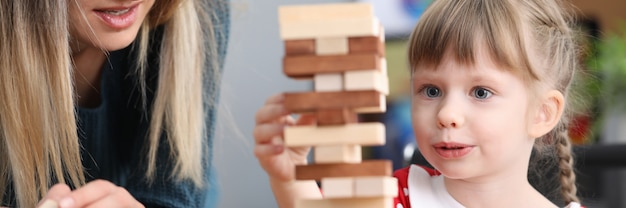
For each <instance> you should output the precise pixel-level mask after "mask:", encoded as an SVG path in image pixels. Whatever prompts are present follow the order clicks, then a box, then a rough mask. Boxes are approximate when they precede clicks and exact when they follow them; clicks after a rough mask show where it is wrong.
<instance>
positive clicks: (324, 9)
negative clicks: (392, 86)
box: [279, 3, 398, 208]
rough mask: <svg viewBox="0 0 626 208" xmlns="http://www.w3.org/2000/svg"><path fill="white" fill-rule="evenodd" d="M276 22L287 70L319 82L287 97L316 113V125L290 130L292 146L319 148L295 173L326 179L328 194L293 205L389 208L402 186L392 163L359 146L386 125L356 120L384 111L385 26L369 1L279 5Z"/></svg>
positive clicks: (377, 139)
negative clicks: (365, 157) (369, 155)
mask: <svg viewBox="0 0 626 208" xmlns="http://www.w3.org/2000/svg"><path fill="white" fill-rule="evenodd" d="M279 23H280V35H281V38H282V39H283V40H284V42H285V57H284V59H283V71H284V73H285V75H287V76H288V77H291V78H294V79H312V80H313V81H314V86H315V91H314V92H295V93H286V96H285V106H286V107H287V108H288V109H289V110H290V111H292V112H297V113H315V114H316V115H317V125H313V126H293V127H288V128H286V129H285V144H286V145H287V146H313V147H314V153H313V154H314V162H313V163H311V164H309V165H306V166H297V167H296V179H297V180H316V181H319V182H321V186H322V193H323V196H324V197H323V199H321V200H320V199H299V200H297V201H296V207H297V208H309V207H315V208H323V207H333V208H348V207H354V208H357V207H358V208H367V207H376V208H386V207H392V204H393V202H392V201H393V197H395V196H396V195H397V193H398V191H397V190H398V189H397V180H396V179H395V178H393V177H391V173H392V166H391V162H390V161H386V160H370V161H362V155H361V147H362V146H373V145H384V143H385V127H384V125H383V124H381V123H359V122H358V119H357V114H358V113H382V112H385V110H386V99H385V97H386V95H387V94H388V93H389V81H388V78H387V68H386V65H387V64H386V61H385V58H384V57H385V49H384V42H385V37H384V31H383V27H382V26H381V24H380V22H379V21H378V19H376V17H375V16H374V12H373V8H372V6H371V5H370V4H367V3H338V4H316V5H290V6H282V7H280V8H279Z"/></svg>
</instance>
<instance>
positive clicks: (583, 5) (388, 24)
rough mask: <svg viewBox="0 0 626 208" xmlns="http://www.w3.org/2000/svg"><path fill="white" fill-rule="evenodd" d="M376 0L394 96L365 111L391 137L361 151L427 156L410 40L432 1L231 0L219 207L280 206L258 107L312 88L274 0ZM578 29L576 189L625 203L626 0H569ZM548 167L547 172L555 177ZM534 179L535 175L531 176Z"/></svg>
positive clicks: (601, 202) (279, 1) (280, 0)
mask: <svg viewBox="0 0 626 208" xmlns="http://www.w3.org/2000/svg"><path fill="white" fill-rule="evenodd" d="M332 2H370V3H372V4H373V5H374V10H375V12H376V16H377V17H378V18H380V20H381V22H382V23H383V25H384V27H385V29H386V37H387V41H386V50H387V53H386V54H387V56H386V58H387V62H388V71H389V72H388V73H389V74H388V75H389V79H390V83H391V85H390V89H391V90H390V91H391V92H390V95H389V96H388V97H387V99H388V109H387V112H386V113H385V114H369V115H363V116H361V120H363V121H380V122H384V123H385V124H386V128H387V144H386V145H385V146H383V147H375V148H366V149H364V157H367V158H384V159H389V160H392V161H393V164H394V168H400V167H402V166H405V165H407V164H409V163H423V162H424V161H423V160H420V157H419V156H420V155H419V152H417V151H416V146H415V138H414V137H413V132H412V129H411V123H410V122H411V121H410V109H409V105H410V101H409V99H408V97H406V96H407V95H408V90H409V88H408V86H409V85H408V70H407V67H406V57H405V51H406V40H407V38H408V36H409V33H410V31H411V29H412V27H413V26H414V24H415V22H416V21H417V20H418V19H419V16H420V14H421V13H422V12H423V10H424V9H425V8H426V7H427V6H428V5H429V4H430V3H431V2H432V0H343V1H341V0H263V1H260V0H231V3H232V6H231V18H232V19H231V20H232V23H231V33H230V42H229V48H228V54H227V58H226V65H225V69H224V77H223V81H222V91H221V100H220V109H219V117H218V120H219V122H218V127H217V132H216V140H215V146H214V152H213V154H214V164H215V166H216V169H217V174H218V179H219V181H220V190H221V191H220V197H219V198H220V203H219V205H220V206H219V207H224V208H238V207H263V208H264V207H276V203H275V202H274V198H273V195H272V192H271V190H270V187H269V184H268V178H267V175H266V174H265V172H263V170H262V169H261V168H260V166H259V165H258V163H257V162H256V158H255V157H254V154H253V147H254V139H253V137H252V129H253V128H254V114H255V112H256V110H257V109H259V108H260V107H261V106H262V105H263V103H264V102H265V99H266V98H267V97H269V96H271V95H273V94H276V93H281V92H293V91H309V90H311V89H312V81H302V80H293V79H289V78H287V77H286V76H285V75H284V74H282V66H281V60H282V57H283V55H284V49H283V47H284V45H283V42H282V40H281V39H280V37H279V28H278V10H277V9H278V6H279V5H293V4H314V3H332ZM568 2H569V3H572V4H573V5H574V6H575V7H576V10H575V12H574V13H575V14H576V19H577V27H578V28H579V29H580V30H581V31H582V35H581V39H582V40H584V43H585V45H584V50H583V51H584V52H585V53H581V55H580V58H581V63H582V64H583V69H584V71H583V73H582V74H581V75H580V76H579V77H580V80H578V82H577V84H576V86H575V87H576V88H577V91H578V92H579V93H577V94H576V95H575V97H576V99H575V100H576V102H575V103H576V104H575V105H574V107H575V108H576V109H577V111H578V112H579V113H578V114H576V115H575V116H574V122H573V124H574V125H572V128H571V129H570V136H571V139H572V142H573V143H575V144H576V145H575V147H574V149H575V154H576V155H575V156H576V166H577V169H578V173H577V174H578V175H577V176H578V184H579V191H580V193H581V196H582V200H583V204H584V205H585V206H586V207H592V208H593V207H626V197H624V196H626V12H625V11H626V1H624V0H595V1H591V0H569V1H568ZM549 177H551V176H546V178H549ZM533 180H534V179H533V178H531V181H533Z"/></svg>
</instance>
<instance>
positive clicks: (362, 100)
mask: <svg viewBox="0 0 626 208" xmlns="http://www.w3.org/2000/svg"><path fill="white" fill-rule="evenodd" d="M284 104H285V108H287V110H289V111H291V112H294V113H303V112H314V111H317V110H320V109H338V108H371V107H375V108H381V106H382V107H383V108H384V106H385V105H386V103H385V95H383V94H382V93H380V92H378V91H375V90H362V91H341V92H297V93H285V100H284ZM355 112H357V113H359V112H360V111H355Z"/></svg>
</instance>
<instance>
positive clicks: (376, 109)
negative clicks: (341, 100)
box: [347, 91, 387, 113]
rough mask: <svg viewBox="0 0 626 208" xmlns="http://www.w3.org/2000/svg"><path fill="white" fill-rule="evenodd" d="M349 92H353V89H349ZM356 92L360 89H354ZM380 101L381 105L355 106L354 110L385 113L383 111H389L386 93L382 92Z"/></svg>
mask: <svg viewBox="0 0 626 208" xmlns="http://www.w3.org/2000/svg"><path fill="white" fill-rule="evenodd" d="M347 92H352V91H347ZM354 92H358V91H354ZM378 103H380V105H378V106H373V107H360V108H355V109H354V112H357V113H383V112H385V111H387V97H385V95H384V94H382V93H381V94H380V97H379V101H378Z"/></svg>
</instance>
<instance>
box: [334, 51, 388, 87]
mask: <svg viewBox="0 0 626 208" xmlns="http://www.w3.org/2000/svg"><path fill="white" fill-rule="evenodd" d="M386 63H387V62H386V61H385V60H384V59H382V60H381V70H355V71H346V72H344V76H343V77H344V81H343V83H344V84H345V85H344V89H345V90H348V91H351V90H376V91H378V92H381V93H383V94H385V95H388V94H389V78H388V77H387V73H386V71H387V69H386V68H387V64H386Z"/></svg>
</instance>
